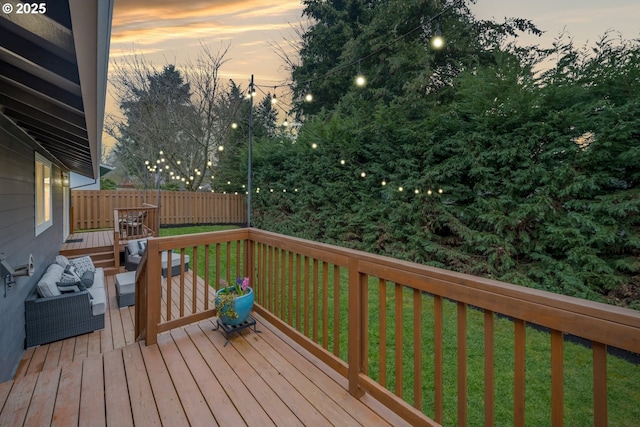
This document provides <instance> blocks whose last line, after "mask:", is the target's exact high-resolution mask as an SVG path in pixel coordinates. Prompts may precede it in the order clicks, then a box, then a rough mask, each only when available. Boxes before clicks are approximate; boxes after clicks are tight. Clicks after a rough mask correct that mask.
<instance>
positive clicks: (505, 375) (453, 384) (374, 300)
mask: <svg viewBox="0 0 640 427" xmlns="http://www.w3.org/2000/svg"><path fill="white" fill-rule="evenodd" d="M232 228H235V227H233V226H198V227H179V228H165V229H161V230H160V234H161V236H172V235H179V234H191V233H200V232H209V231H217V230H226V229H232ZM209 251H210V267H209V275H210V276H209V277H210V279H209V283H210V284H211V285H212V286H214V287H216V288H218V287H219V286H215V284H216V283H218V280H219V278H225V279H226V280H235V278H236V277H237V274H236V272H237V271H242V265H241V261H239V260H237V259H236V258H237V254H238V248H237V247H236V243H235V242H232V243H230V244H219V245H211V247H210V249H209ZM186 252H187V253H188V254H189V255H190V256H193V251H192V249H191V248H189V249H187V250H186ZM204 253H205V252H204V249H203V248H198V260H199V261H198V275H200V276H201V277H204ZM275 256H276V257H277V256H278V255H275ZM276 259H277V260H279V261H276V264H277V265H279V266H280V267H279V268H280V269H281V271H280V272H279V273H278V272H275V273H273V272H270V273H269V274H268V276H269V279H268V280H267V281H268V282H269V285H268V286H266V288H265V289H264V290H263V293H264V298H265V299H264V301H265V303H264V304H263V305H265V307H266V308H267V309H270V310H271V311H275V313H276V314H277V315H279V316H280V317H281V318H283V319H284V320H288V319H289V318H291V325H292V326H293V327H295V328H296V329H298V330H299V331H300V332H302V333H305V334H306V335H307V336H308V337H309V338H311V339H313V340H314V341H316V342H318V343H319V344H321V345H322V343H323V341H324V340H325V338H326V342H327V343H328V344H327V349H328V350H329V351H334V348H333V347H334V344H333V342H334V341H333V336H327V337H324V336H323V329H324V325H322V319H321V316H320V317H319V320H318V321H317V322H315V323H316V324H314V320H313V318H314V316H313V314H312V313H314V312H318V313H322V312H323V311H324V310H325V308H326V311H327V312H328V322H327V323H328V325H327V327H328V331H329V335H330V334H331V333H332V332H331V331H332V330H333V327H334V324H335V323H336V322H337V323H338V329H339V339H338V340H337V342H338V350H337V351H336V352H337V353H338V354H339V356H340V357H341V358H342V359H343V360H347V322H346V319H347V289H348V280H347V279H348V274H347V270H346V269H345V268H339V269H338V271H339V273H337V274H339V279H338V282H339V285H338V286H339V289H338V290H337V295H338V305H339V310H338V313H339V314H338V318H337V319H336V318H335V317H334V314H333V310H334V295H335V292H334V288H333V283H334V277H333V276H334V268H333V265H327V266H324V265H323V263H322V262H317V263H314V262H309V261H308V260H305V261H300V259H299V258H297V257H292V258H288V257H285V256H284V255H283V256H281V258H279V259H278V258H276ZM290 260H292V261H293V263H292V265H289V262H290ZM298 263H301V265H300V266H298V265H297V264H298ZM297 268H300V269H301V270H302V271H304V270H305V268H307V269H308V270H309V271H310V276H309V277H312V278H314V280H310V282H311V283H306V284H305V283H304V282H303V281H302V282H303V283H298V282H297V280H296V274H293V277H291V276H290V275H289V274H288V273H287V271H293V272H295V271H296V269H297ZM324 274H326V275H327V283H328V286H327V287H326V288H324V287H323V285H322V283H323V280H322V277H323V275H324ZM316 277H317V278H318V279H315V278H316ZM279 282H282V283H286V286H281V285H280V284H278V283H279ZM294 282H295V283H294ZM314 283H318V286H317V287H316V286H314ZM278 292H284V294H285V295H284V296H283V295H282V294H279V293H278ZM380 292H381V288H380V285H379V282H378V279H376V278H370V282H369V316H368V322H369V324H368V325H367V329H368V331H369V345H368V348H367V352H368V374H369V376H370V377H372V378H373V379H374V380H376V381H379V382H381V383H382V384H383V385H384V386H385V387H387V388H388V389H389V390H391V391H395V390H396V384H395V377H396V361H395V358H396V354H399V355H401V356H400V357H401V358H402V363H401V366H402V368H401V369H402V375H401V378H402V385H401V387H400V388H401V390H402V391H401V394H402V396H403V398H404V399H405V400H406V401H407V402H410V403H411V404H413V403H414V389H413V384H414V379H415V376H414V373H413V371H414V370H413V366H414V360H413V330H412V325H413V300H412V295H413V291H412V290H410V289H408V288H402V291H401V292H400V293H399V294H398V295H400V298H401V301H400V302H398V304H397V303H396V301H395V298H396V295H397V294H396V293H395V285H394V284H393V283H387V284H386V289H385V292H386V299H385V300H384V301H383V302H381V300H380ZM325 293H326V298H325ZM289 297H291V300H292V301H293V302H294V307H293V308H292V310H291V313H289V308H288V307H287V306H286V305H281V304H279V301H288V300H289ZM421 299H422V308H421V325H422V339H421V345H420V348H421V353H422V359H421V366H422V369H421V373H420V375H421V376H422V399H421V405H422V410H423V411H424V412H425V413H426V414H427V415H429V416H431V417H433V415H434V414H433V411H434V409H433V408H434V406H433V405H434V396H433V389H434V385H433V384H434V383H433V381H434V379H433V372H434V360H433V345H432V343H433V330H434V318H433V311H434V310H433V307H434V298H433V297H432V296H431V295H428V294H422V295H421ZM298 301H299V302H298ZM324 301H326V306H327V307H324V306H323V305H324V304H325V303H324ZM385 301H386V302H385ZM396 306H401V307H402V308H403V314H402V316H401V317H402V319H401V324H400V325H398V329H399V330H401V331H402V339H401V340H400V344H399V345H400V346H401V348H400V349H396V345H398V344H396V339H395V338H396V331H397V330H398V329H397V328H396V324H395V322H396V321H395V312H396V309H395V307H396ZM443 309H444V324H443V329H444V343H443V346H444V391H445V399H444V425H457V424H458V420H457V407H456V405H457V403H456V402H457V375H458V374H457V352H458V349H457V305H456V303H454V302H450V301H444V303H443ZM381 313H382V314H384V316H383V317H384V318H385V320H384V321H385V323H386V337H387V338H386V342H384V343H380V333H379V329H380V328H379V325H380V320H381ZM307 316H308V317H307ZM494 331H495V332H494V334H495V336H494V340H495V344H494V354H495V361H494V363H495V402H496V409H495V424H496V425H497V426H509V425H513V390H514V385H513V366H514V345H515V344H514V324H513V322H511V321H510V320H508V319H504V318H500V317H495V319H494ZM466 335H467V363H468V368H467V375H468V380H467V385H468V405H467V406H468V425H470V426H476V425H482V424H483V423H484V419H483V416H484V415H483V408H484V404H483V384H484V369H483V355H484V349H483V346H484V341H483V340H484V331H483V313H482V312H480V311H478V310H474V309H470V308H467V330H466ZM550 349H551V341H550V336H549V334H548V333H547V332H544V331H540V330H537V329H534V328H530V327H528V328H527V331H526V390H525V398H526V406H525V413H526V424H527V425H530V426H550V425H551V423H550V419H551V404H550V402H551V362H550V358H551V356H550V354H551V351H550ZM381 352H383V353H385V359H386V363H385V365H384V366H380V359H381ZM564 360H565V365H564V389H565V397H564V414H565V425H567V426H572V427H573V426H591V425H593V413H592V409H591V408H592V406H593V402H592V391H591V390H592V384H593V373H592V353H591V350H590V349H588V348H586V347H584V346H582V345H579V344H575V343H571V342H565V344H564ZM607 369H608V371H607V374H608V375H607V378H608V395H609V396H608V399H609V409H608V413H609V425H611V426H637V425H640V405H638V402H640V366H638V365H636V364H633V363H630V362H627V361H625V360H622V359H620V358H617V357H614V356H611V355H610V356H608V358H607ZM381 378H385V379H384V380H381Z"/></svg>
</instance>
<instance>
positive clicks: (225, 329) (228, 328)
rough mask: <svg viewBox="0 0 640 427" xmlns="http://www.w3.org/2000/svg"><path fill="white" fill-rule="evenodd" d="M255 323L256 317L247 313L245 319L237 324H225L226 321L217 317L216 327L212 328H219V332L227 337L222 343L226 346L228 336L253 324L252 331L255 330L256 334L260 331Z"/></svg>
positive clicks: (215, 329)
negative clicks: (247, 315)
mask: <svg viewBox="0 0 640 427" xmlns="http://www.w3.org/2000/svg"><path fill="white" fill-rule="evenodd" d="M256 324H257V322H256V319H254V318H253V317H251V315H249V317H247V320H245V321H244V322H242V323H240V324H239V325H227V324H226V323H223V322H222V321H221V320H220V318H219V317H218V319H217V322H216V327H215V328H213V330H214V331H217V330H220V332H222V333H223V334H224V336H225V338H226V339H227V341H226V342H225V343H224V347H226V346H227V344H229V337H230V336H231V335H233V334H235V333H238V332H240V331H242V330H243V329H247V328H250V327H252V326H253V332H256V333H258V334H259V333H261V332H262V331H259V330H258V329H256Z"/></svg>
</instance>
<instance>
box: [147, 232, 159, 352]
mask: <svg viewBox="0 0 640 427" xmlns="http://www.w3.org/2000/svg"><path fill="white" fill-rule="evenodd" d="M146 251H147V256H148V264H147V282H146V285H147V292H146V295H147V302H146V308H147V321H146V326H147V341H146V342H147V345H151V344H156V343H157V339H158V324H159V323H160V305H161V297H162V295H161V292H162V290H161V287H162V283H161V280H162V278H161V272H162V264H161V263H160V251H159V249H158V242H157V241H156V239H153V238H151V239H148V240H147V250H146Z"/></svg>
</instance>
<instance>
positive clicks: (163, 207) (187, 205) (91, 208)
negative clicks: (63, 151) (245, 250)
mask: <svg viewBox="0 0 640 427" xmlns="http://www.w3.org/2000/svg"><path fill="white" fill-rule="evenodd" d="M145 203H150V204H153V205H158V207H159V210H160V224H161V225H180V224H242V223H245V222H246V221H247V215H246V204H245V196H244V195H236V194H220V193H205V192H188V191H160V192H159V193H158V192H157V191H156V190H146V191H145V190H72V191H71V209H72V210H73V215H72V218H73V229H74V230H89V229H97V228H113V226H114V225H113V210H114V209H123V208H135V207H138V206H142V205H143V204H145Z"/></svg>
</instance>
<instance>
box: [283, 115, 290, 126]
mask: <svg viewBox="0 0 640 427" xmlns="http://www.w3.org/2000/svg"><path fill="white" fill-rule="evenodd" d="M282 126H284V127H287V126H289V116H287V118H286V119H284V122H283V123H282Z"/></svg>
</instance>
